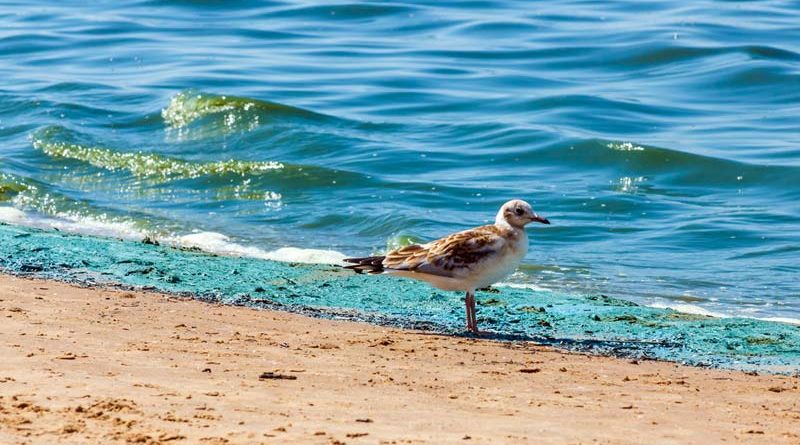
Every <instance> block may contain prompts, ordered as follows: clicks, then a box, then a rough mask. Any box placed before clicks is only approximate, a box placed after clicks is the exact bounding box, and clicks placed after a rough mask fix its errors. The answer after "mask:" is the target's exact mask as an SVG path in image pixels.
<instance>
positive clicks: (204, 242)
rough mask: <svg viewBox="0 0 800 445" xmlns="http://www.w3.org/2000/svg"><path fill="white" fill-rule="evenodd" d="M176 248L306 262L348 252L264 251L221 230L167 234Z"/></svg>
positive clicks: (333, 260) (337, 258) (335, 260)
mask: <svg viewBox="0 0 800 445" xmlns="http://www.w3.org/2000/svg"><path fill="white" fill-rule="evenodd" d="M161 241H163V242H165V243H166V244H170V245H172V246H175V247H184V248H187V247H188V248H196V249H200V250H202V251H204V252H209V253H214V254H218V255H225V256H238V257H250V258H259V259H263V260H271V261H281V262H290V263H306V264H341V263H342V262H343V260H344V258H345V255H344V254H343V253H341V252H337V251H335V250H322V249H301V248H298V247H282V248H280V249H276V250H271V251H267V250H263V249H260V248H258V247H253V246H244V245H242V244H238V243H235V242H233V241H231V239H230V238H229V237H228V236H226V235H224V234H222V233H217V232H197V233H192V234H189V235H183V236H177V237H167V238H164V239H163V240H161Z"/></svg>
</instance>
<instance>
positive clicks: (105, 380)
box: [0, 274, 800, 444]
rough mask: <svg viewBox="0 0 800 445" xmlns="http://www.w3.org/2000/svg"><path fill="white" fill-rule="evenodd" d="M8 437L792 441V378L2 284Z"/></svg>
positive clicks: (3, 409)
mask: <svg viewBox="0 0 800 445" xmlns="http://www.w3.org/2000/svg"><path fill="white" fill-rule="evenodd" d="M0 300H2V301H0V314H2V316H3V321H4V323H3V328H2V329H0V332H2V333H3V336H2V340H3V341H2V342H0V349H1V350H2V352H0V354H2V357H4V358H6V359H5V365H4V366H3V367H0V442H4V443H30V444H38V443H52V442H54V441H61V442H66V443H150V444H156V443H208V444H223V443H234V444H238V443H241V444H250V443H311V444H334V443H339V444H341V443H347V444H358V443H387V444H388V443H432V444H449V443H528V442H530V443H534V442H535V443H554V444H556V443H609V444H611V443H614V444H620V443H622V444H627V443H630V444H638V443H645V442H652V443H681V444H687V443H698V444H701V443H702V444H707V443H722V442H725V443H753V442H756V441H757V442H760V443H771V444H782V443H787V444H789V443H797V442H798V441H800V397H798V394H800V389H798V387H799V386H800V379H798V377H790V376H780V375H749V374H747V373H744V372H741V371H730V370H720V369H708V368H697V367H690V366H683V365H679V364H675V363H670V362H662V361H651V360H639V361H636V360H629V359H621V358H614V357H606V356H598V355H593V354H583V353H578V352H570V351H564V350H559V349H554V348H551V347H548V346H541V345H537V344H534V343H531V342H521V341H514V342H509V341H493V340H484V339H474V338H466V337H454V336H447V335H442V334H434V333H430V332H424V331H413V330H403V329H397V328H389V327H384V326H374V325H370V324H366V323H361V322H353V321H340V320H330V319H324V318H312V317H307V316H303V315H299V314H295V313H290V312H282V311H274V310H265V309H254V308H248V307H242V306H231V305H219V304H212V303H205V302H202V301H198V300H194V299H187V298H181V297H176V296H170V295H165V294H160V293H155V292H139V291H125V290H116V289H110V288H105V287H78V286H75V285H70V284H65V283H61V282H57V281H52V280H42V279H31V278H22V277H14V276H10V275H6V274H0Z"/></svg>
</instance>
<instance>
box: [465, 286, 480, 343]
mask: <svg viewBox="0 0 800 445" xmlns="http://www.w3.org/2000/svg"><path fill="white" fill-rule="evenodd" d="M464 302H465V303H466V306H467V330H468V331H470V332H472V333H478V319H477V317H476V316H475V293H473V292H467V298H466V299H465V301H464Z"/></svg>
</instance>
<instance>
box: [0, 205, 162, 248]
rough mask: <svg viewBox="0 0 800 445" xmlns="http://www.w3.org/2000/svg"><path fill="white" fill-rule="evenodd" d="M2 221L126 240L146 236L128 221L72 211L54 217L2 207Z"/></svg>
mask: <svg viewBox="0 0 800 445" xmlns="http://www.w3.org/2000/svg"><path fill="white" fill-rule="evenodd" d="M0 221H2V222H4V223H8V224H14V225H20V226H26V227H33V228H37V229H42V230H53V229H55V230H59V231H62V232H67V233H74V234H80V235H92V236H101V237H107V238H122V239H125V240H142V239H144V238H145V236H146V233H145V232H143V231H142V230H139V229H137V228H136V227H135V226H134V225H133V224H132V223H130V222H126V221H115V220H111V219H107V218H92V217H87V216H82V215H76V214H70V213H58V214H56V215H54V217H47V216H41V215H36V214H31V213H27V212H24V211H22V210H19V209H17V208H14V207H0Z"/></svg>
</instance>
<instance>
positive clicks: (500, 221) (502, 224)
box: [494, 213, 525, 233]
mask: <svg viewBox="0 0 800 445" xmlns="http://www.w3.org/2000/svg"><path fill="white" fill-rule="evenodd" d="M494 225H495V226H497V228H499V229H503V230H508V231H511V232H514V233H517V232H520V231H521V232H524V231H525V228H524V227H516V226H514V225H512V224H511V223H509V222H508V221H507V220H506V219H505V217H504V216H503V214H501V213H498V214H497V218H495V220H494Z"/></svg>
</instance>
